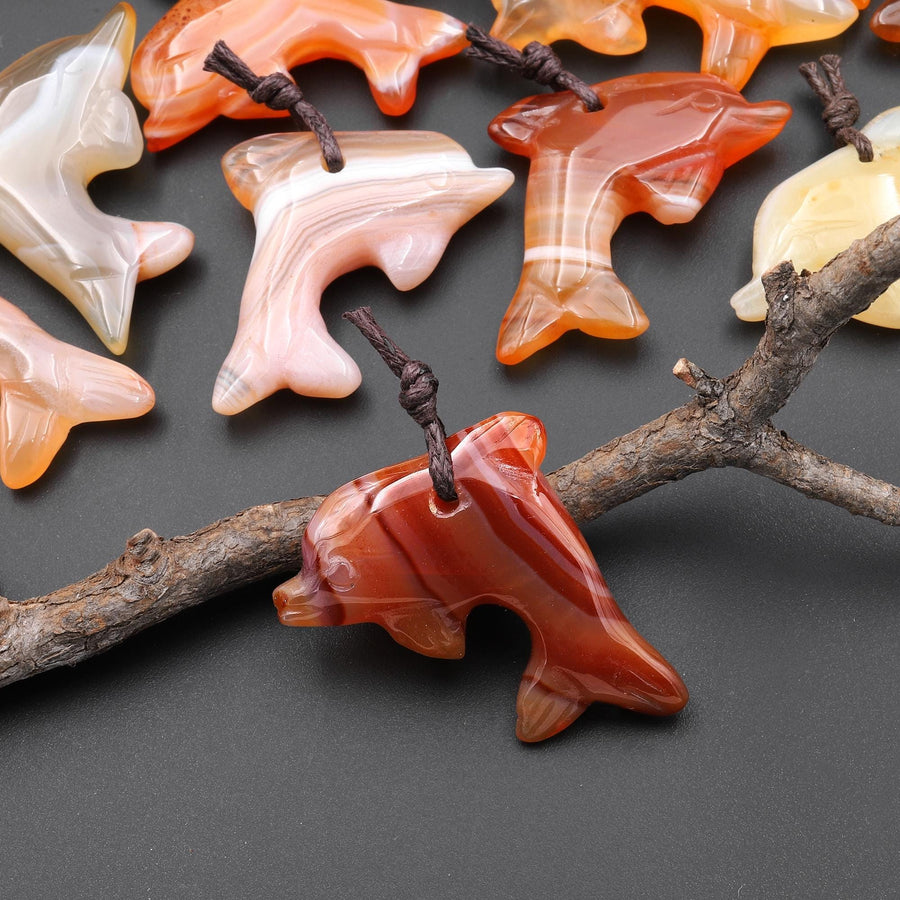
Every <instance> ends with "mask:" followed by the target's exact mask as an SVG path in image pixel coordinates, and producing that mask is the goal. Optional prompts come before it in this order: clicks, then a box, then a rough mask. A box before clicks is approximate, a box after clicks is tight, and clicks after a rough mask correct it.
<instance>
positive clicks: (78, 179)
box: [0, 3, 194, 353]
mask: <svg viewBox="0 0 900 900" xmlns="http://www.w3.org/2000/svg"><path fill="white" fill-rule="evenodd" d="M134 32H135V16H134V10H133V9H132V8H131V7H130V6H129V5H128V4H127V3H119V4H118V5H117V6H116V7H114V8H113V10H112V11H111V12H110V13H109V15H108V16H107V17H106V18H105V19H104V20H103V21H102V22H101V23H100V24H99V25H98V26H97V27H96V28H95V29H94V30H93V31H92V32H90V33H89V34H85V35H80V36H77V37H69V38H63V39H61V40H58V41H54V42H53V43H50V44H45V45H44V46H43V47H38V49H36V50H33V51H32V52H31V53H28V54H27V55H25V56H23V57H22V58H21V59H19V60H18V61H17V62H14V63H13V64H12V65H11V66H9V67H8V68H6V69H4V70H3V71H2V72H0V243H2V244H3V245H4V246H5V247H7V248H8V249H9V250H10V251H11V252H12V253H14V254H15V255H16V256H17V257H18V258H19V259H20V260H21V261H22V262H23V263H25V265H27V266H28V267H29V268H30V269H32V270H33V271H34V272H36V273H37V274H38V275H40V276H41V278H43V279H45V280H46V281H48V282H49V283H50V284H52V285H53V286H54V287H55V288H56V289H57V290H59V291H60V292H61V293H62V294H64V295H65V296H66V297H67V298H68V299H69V300H71V302H72V303H73V304H74V305H75V306H76V307H77V309H78V310H79V312H80V313H81V314H82V315H83V316H84V317H85V319H87V321H88V323H89V324H90V326H91V328H93V329H94V331H95V332H96V333H97V335H98V337H99V338H100V339H101V340H102V341H103V342H104V343H105V344H106V346H107V347H109V349H110V350H111V351H112V352H113V353H122V352H123V351H124V350H125V346H126V344H127V342H128V331H129V325H130V322H131V308H132V303H133V301H134V288H135V284H136V283H137V282H138V281H142V280H143V279H145V278H152V277H153V276H155V275H159V274H161V273H163V272H166V271H168V270H169V269H171V268H172V267H173V266H175V265H177V264H178V263H180V262H181V261H182V260H183V259H184V258H185V257H186V256H187V255H188V254H189V253H190V252H191V248H192V247H193V243H194V236H193V234H191V232H190V231H188V229H187V228H183V227H182V226H181V225H175V224H172V223H169V222H134V221H131V220H130V219H123V218H120V217H117V216H109V215H107V214H106V213H103V212H101V211H100V210H98V209H97V208H96V207H95V206H94V204H93V203H92V202H91V198H90V196H89V195H88V192H87V185H88V183H89V182H90V181H91V179H93V178H94V177H95V176H96V175H98V174H99V173H101V172H108V171H111V170H113V169H124V168H128V167H129V166H133V165H135V164H136V163H137V162H138V160H139V159H140V158H141V153H142V152H143V148H144V143H143V138H142V137H141V131H140V128H139V126H138V121H137V116H136V114H135V111H134V107H133V106H132V104H131V101H130V100H129V99H128V97H126V96H125V94H124V93H122V85H123V84H124V82H125V77H126V74H127V72H128V64H129V60H130V59H131V48H132V46H133V44H134Z"/></svg>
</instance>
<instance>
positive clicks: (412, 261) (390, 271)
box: [372, 223, 452, 291]
mask: <svg viewBox="0 0 900 900" xmlns="http://www.w3.org/2000/svg"><path fill="white" fill-rule="evenodd" d="M451 235H452V232H451V231H450V230H449V229H448V228H447V227H446V226H445V225H444V224H434V225H429V224H425V223H421V224H420V223H416V225H415V228H414V229H409V230H407V229H403V230H402V231H397V232H396V233H394V234H390V235H387V236H384V237H382V238H380V239H379V242H378V245H377V246H374V247H373V248H372V252H373V254H374V255H375V257H376V260H377V263H376V264H377V265H378V268H379V269H381V271H382V272H384V274H385V275H387V277H388V278H389V279H390V280H391V284H392V285H394V287H395V288H397V290H398V291H410V290H412V289H413V288H414V287H418V286H419V285H420V284H421V283H422V282H423V281H424V280H425V279H426V278H427V277H428V276H429V275H430V274H431V273H432V272H433V271H434V270H435V269H436V268H437V265H438V263H439V262H440V261H441V257H442V256H443V255H444V251H445V250H446V249H447V244H448V243H449V241H450V237H451Z"/></svg>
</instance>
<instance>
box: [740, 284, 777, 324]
mask: <svg viewBox="0 0 900 900" xmlns="http://www.w3.org/2000/svg"><path fill="white" fill-rule="evenodd" d="M731 307H732V309H734V311H735V313H736V314H737V317H738V318H739V319H743V321H745V322H762V320H763V319H765V317H766V314H767V313H768V311H769V306H768V304H767V303H766V292H765V291H764V290H763V286H762V281H761V280H760V279H759V278H754V279H752V280H751V281H748V282H747V284H745V285H744V286H743V287H742V288H741V289H740V290H739V291H736V292H735V294H734V296H733V297H732V298H731Z"/></svg>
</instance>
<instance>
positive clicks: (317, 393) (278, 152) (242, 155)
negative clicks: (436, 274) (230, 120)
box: [213, 131, 513, 415]
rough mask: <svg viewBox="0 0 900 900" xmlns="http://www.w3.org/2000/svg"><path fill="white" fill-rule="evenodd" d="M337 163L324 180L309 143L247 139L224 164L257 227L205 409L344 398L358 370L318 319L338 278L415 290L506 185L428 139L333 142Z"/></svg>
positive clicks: (358, 136)
mask: <svg viewBox="0 0 900 900" xmlns="http://www.w3.org/2000/svg"><path fill="white" fill-rule="evenodd" d="M337 140H338V143H339V144H340V146H341V150H342V152H343V154H344V159H345V161H346V165H345V166H344V168H343V169H342V170H341V171H340V172H337V173H331V172H328V171H326V169H325V168H324V166H323V164H322V156H321V150H320V148H319V145H318V143H317V142H316V140H315V138H314V137H313V136H312V135H311V134H271V135H266V136H264V137H261V138H255V139H252V140H249V141H245V142H244V143H242V144H239V145H238V146H237V147H234V148H233V149H232V150H230V151H229V152H228V153H227V154H226V155H225V157H224V159H223V160H222V167H223V169H224V171H225V177H226V179H227V181H228V185H229V187H230V188H231V190H232V191H233V192H234V194H235V196H236V197H237V198H238V200H240V202H241V203H242V204H243V205H244V206H245V207H247V209H249V210H252V212H253V216H254V219H255V221H256V247H255V249H254V253H253V259H252V261H251V263H250V271H249V272H248V274H247V282H246V285H245V287H244V293H243V297H242V298H241V314H240V320H239V323H238V329H237V335H236V336H235V339H234V344H233V346H232V348H231V352H230V353H229V354H228V358H227V359H226V360H225V363H224V364H223V366H222V369H221V371H220V373H219V376H218V379H217V381H216V386H215V391H214V395H213V408H214V409H215V410H216V411H217V412H220V413H223V414H225V415H233V414H234V413H238V412H241V411H243V410H245V409H247V407H249V406H251V405H252V404H254V403H256V402H257V401H258V400H261V399H262V398H263V397H267V396H268V395H269V394H271V393H273V392H275V391H277V390H279V389H280V388H290V389H291V390H293V391H296V392H297V393H298V394H304V395H306V396H311V397H345V396H347V395H348V394H350V393H352V392H353V391H354V390H356V388H357V387H358V386H359V383H360V379H361V376H360V373H359V369H358V368H357V366H356V363H355V362H353V360H352V359H351V358H350V357H349V356H348V355H347V353H345V352H344V350H343V349H342V348H341V347H340V346H338V344H337V343H335V341H334V340H333V338H332V337H331V336H330V335H329V334H328V331H327V329H326V327H325V322H324V320H323V319H322V315H321V313H320V311H319V303H320V301H321V299H322V292H323V291H324V290H325V288H326V287H327V286H328V285H329V284H330V283H331V282H332V281H334V279H335V278H337V277H338V276H340V275H343V274H344V273H346V272H350V271H353V270H354V269H359V268H361V267H363V266H370V265H371V266H378V268H380V269H382V270H383V271H384V272H385V273H386V274H387V276H388V278H390V280H391V282H392V283H393V285H394V286H395V287H396V288H397V289H398V290H401V291H407V290H410V289H411V288H414V287H415V286H416V285H418V284H420V283H421V282H422V281H424V280H425V279H426V278H427V277H428V276H429V275H430V274H431V272H432V271H433V270H434V268H435V266H436V265H437V264H438V262H439V261H440V259H441V256H442V255H443V253H444V249H445V248H446V246H447V242H448V241H449V240H450V238H451V236H452V235H453V233H454V232H455V231H456V230H457V229H458V228H460V227H461V226H462V225H463V224H464V223H465V222H467V221H468V220H469V219H470V218H472V216H474V215H475V214H476V213H478V212H480V211H481V210H482V209H484V207H485V206H487V205H488V204H489V203H491V202H492V201H493V200H496V199H497V197H499V196H500V195H501V194H502V193H503V192H504V191H505V190H506V189H507V188H508V187H509V186H510V185H511V184H512V181H513V176H512V174H511V173H510V172H508V171H507V170H506V169H479V168H478V167H476V166H475V164H474V163H473V162H472V160H471V158H470V157H469V154H468V153H466V151H465V150H464V149H463V148H462V147H460V146H459V144H457V143H456V142H455V141H452V140H450V138H448V137H446V136H444V135H442V134H436V133H434V132H425V131H381V132H379V131H372V132H339V133H338V134H337Z"/></svg>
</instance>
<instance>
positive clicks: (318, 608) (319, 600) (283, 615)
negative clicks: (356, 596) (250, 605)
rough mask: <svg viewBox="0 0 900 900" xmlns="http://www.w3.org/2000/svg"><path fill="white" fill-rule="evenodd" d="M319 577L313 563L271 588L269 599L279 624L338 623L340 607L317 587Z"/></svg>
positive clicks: (319, 585)
mask: <svg viewBox="0 0 900 900" xmlns="http://www.w3.org/2000/svg"><path fill="white" fill-rule="evenodd" d="M320 587H321V579H320V577H319V573H318V572H317V571H315V569H314V568H313V567H310V569H309V571H306V570H304V571H301V572H300V574H299V575H295V576H294V577H293V578H291V579H290V580H289V581H286V582H285V583H284V584H282V585H280V586H279V587H277V588H275V592H274V593H273V594H272V600H273V601H274V603H275V609H276V610H277V611H278V618H279V619H281V622H282V624H283V625H338V624H340V616H341V609H340V606H338V605H337V604H336V603H335V602H334V598H333V597H332V596H331V595H330V594H328V593H327V592H325V591H322V590H320Z"/></svg>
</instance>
